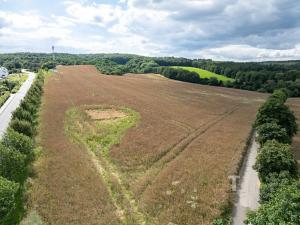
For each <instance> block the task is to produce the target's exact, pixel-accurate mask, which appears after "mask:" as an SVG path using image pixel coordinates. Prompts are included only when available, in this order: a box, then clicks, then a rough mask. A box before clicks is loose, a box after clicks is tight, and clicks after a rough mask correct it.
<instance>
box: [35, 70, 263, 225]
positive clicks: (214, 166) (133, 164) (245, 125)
mask: <svg viewBox="0 0 300 225" xmlns="http://www.w3.org/2000/svg"><path fill="white" fill-rule="evenodd" d="M264 99H265V95H263V94H259V93H255V92H248V91H241V90H234V89H226V88H216V87H209V86H202V85H197V84H188V83H184V82H179V81H174V80H168V79H152V78H149V77H147V76H139V75H127V76H123V77H120V76H104V75H101V74H100V73H99V72H98V71H97V70H96V69H95V67H93V66H69V67H59V68H58V71H57V73H56V74H55V75H54V76H52V77H50V78H49V80H48V82H47V83H46V86H45V94H44V99H43V107H42V112H41V125H42V127H41V131H40V134H41V135H40V144H41V146H42V148H43V155H42V158H41V160H39V161H38V163H37V166H36V171H37V178H36V179H35V181H34V185H33V190H32V195H31V198H30V199H31V202H32V204H31V205H32V208H34V209H36V210H37V212H38V213H39V215H41V217H42V218H43V219H44V220H45V221H46V223H47V224H51V225H52V224H54V225H56V224H57V225H64V224H72V225H73V224H82V225H85V224H89V225H90V224H100V225H101V224H103V225H108V224H122V223H121V220H120V214H122V213H120V211H118V209H117V208H116V206H115V204H114V202H113V201H112V199H111V196H110V193H109V192H110V191H109V190H110V189H109V187H107V183H106V182H105V180H104V179H103V177H102V176H101V174H99V171H98V170H99V168H98V169H97V168H96V167H95V163H94V161H93V160H94V159H92V158H91V157H90V154H89V153H88V151H89V150H88V149H86V148H85V146H81V145H78V144H76V143H74V142H72V141H71V140H70V139H69V137H68V136H67V135H66V133H65V131H64V120H65V115H66V111H67V110H69V109H70V108H72V107H80V106H82V105H113V106H117V107H128V108H131V109H133V110H134V111H136V112H138V113H139V115H140V121H139V122H138V124H137V126H135V127H132V128H130V129H129V130H128V131H127V132H126V133H125V135H124V136H123V137H122V140H121V141H120V143H119V144H116V145H114V146H112V147H111V149H110V150H109V160H108V165H105V166H106V167H107V168H108V169H107V171H108V173H107V174H112V176H111V178H112V179H111V182H110V183H111V185H112V187H113V190H114V191H115V193H116V194H118V193H125V196H127V198H128V199H131V200H130V201H131V203H129V204H131V208H132V209H133V212H135V211H138V212H140V213H141V214H142V215H143V220H138V221H139V222H138V223H140V221H144V222H145V225H147V224H149V225H165V224H171V223H173V224H178V225H191V224H193V225H194V224H195V225H196V224H203V225H208V224H212V221H213V219H214V218H216V217H218V216H219V215H220V213H221V212H222V207H224V205H226V203H227V201H228V199H229V198H230V184H229V182H228V176H229V175H232V174H233V173H235V171H236V169H237V167H238V164H239V161H240V159H241V156H242V152H243V149H244V146H245V142H246V140H247V138H248V135H249V133H250V131H251V125H252V122H253V121H254V119H255V116H256V112H257V109H258V107H259V106H260V105H261V104H262V103H263V102H264ZM117 111H118V110H117ZM91 113H92V117H94V118H100V120H101V119H103V118H114V117H115V116H120V115H119V114H118V113H117V112H108V113H107V114H109V115H106V114H105V115H103V113H101V114H100V115H99V113H95V112H94V111H93V112H91ZM116 114H117V115H116ZM125 114H126V113H125ZM122 116H123V115H122ZM98 160H99V162H100V163H101V162H102V158H101V156H99V158H98ZM114 178H115V179H114ZM131 224H132V225H139V224H135V223H131ZM131 224H130V225H131Z"/></svg>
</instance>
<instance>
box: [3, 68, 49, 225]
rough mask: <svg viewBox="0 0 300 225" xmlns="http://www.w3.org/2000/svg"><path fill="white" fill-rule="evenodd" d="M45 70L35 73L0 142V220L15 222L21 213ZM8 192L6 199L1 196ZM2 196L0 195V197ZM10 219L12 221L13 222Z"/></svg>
mask: <svg viewBox="0 0 300 225" xmlns="http://www.w3.org/2000/svg"><path fill="white" fill-rule="evenodd" d="M43 83H44V72H43V71H40V72H39V73H38V74H37V77H36V79H35V81H34V82H33V84H32V86H31V88H30V89H29V90H28V92H27V94H26V96H25V98H24V99H23V101H22V102H21V104H20V106H19V108H18V109H17V110H16V111H15V112H14V113H13V117H12V120H11V122H10V125H9V128H8V129H7V131H6V133H5V135H4V137H3V139H2V140H1V143H0V224H4V225H8V224H12V223H14V224H18V223H19V220H20V218H21V216H22V213H23V211H24V210H23V206H22V204H23V202H22V200H23V198H22V195H23V192H24V183H25V181H26V178H27V176H28V168H29V167H30V162H31V161H32V160H33V158H34V148H35V140H34V138H35V135H36V130H37V125H38V112H39V108H40V104H41V95H42V93H43ZM6 195H7V199H5V198H4V197H3V196H6ZM2 198H3V199H2ZM12 221H13V222H12Z"/></svg>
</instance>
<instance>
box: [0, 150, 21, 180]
mask: <svg viewBox="0 0 300 225" xmlns="http://www.w3.org/2000/svg"><path fill="white" fill-rule="evenodd" d="M25 158H26V157H25V155H23V154H22V153H20V152H16V151H14V150H11V149H8V148H6V147H5V146H3V145H2V144H1V145H0V176H2V177H5V178H6V179H9V180H13V181H18V182H20V181H22V180H23V178H24V175H25V173H26V163H25Z"/></svg>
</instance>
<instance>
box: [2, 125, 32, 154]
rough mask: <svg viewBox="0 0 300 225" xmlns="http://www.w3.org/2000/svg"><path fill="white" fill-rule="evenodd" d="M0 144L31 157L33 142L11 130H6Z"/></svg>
mask: <svg viewBox="0 0 300 225" xmlns="http://www.w3.org/2000/svg"><path fill="white" fill-rule="evenodd" d="M2 142H3V145H4V146H6V147H8V148H10V149H12V150H14V151H18V152H20V153H22V154H24V155H27V156H29V155H31V154H32V152H33V149H34V141H33V140H32V139H31V138H30V137H28V136H26V135H24V134H21V133H19V132H17V131H15V130H13V129H8V130H7V132H6V134H5V135H4V137H3V140H2Z"/></svg>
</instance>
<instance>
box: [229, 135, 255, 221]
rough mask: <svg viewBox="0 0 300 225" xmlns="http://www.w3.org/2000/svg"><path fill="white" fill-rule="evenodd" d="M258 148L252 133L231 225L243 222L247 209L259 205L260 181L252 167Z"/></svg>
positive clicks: (252, 208) (253, 208)
mask: <svg viewBox="0 0 300 225" xmlns="http://www.w3.org/2000/svg"><path fill="white" fill-rule="evenodd" d="M258 148H259V144H258V143H257V142H256V141H255V134H254V135H253V137H252V140H251V144H250V148H249V149H248V153H247V156H246V158H245V161H244V165H243V167H242V170H241V174H240V176H241V180H240V186H239V188H238V191H237V200H236V203H235V205H234V210H233V225H242V224H244V220H245V219H246V213H247V210H249V209H250V210H255V209H257V208H258V206H259V203H258V201H259V185H260V182H259V179H258V174H257V172H256V171H255V170H254V169H253V168H252V167H253V165H254V164H255V161H256V156H257V151H258Z"/></svg>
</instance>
